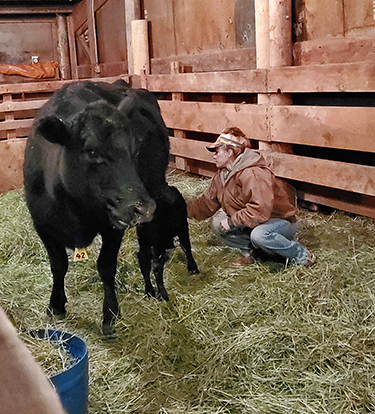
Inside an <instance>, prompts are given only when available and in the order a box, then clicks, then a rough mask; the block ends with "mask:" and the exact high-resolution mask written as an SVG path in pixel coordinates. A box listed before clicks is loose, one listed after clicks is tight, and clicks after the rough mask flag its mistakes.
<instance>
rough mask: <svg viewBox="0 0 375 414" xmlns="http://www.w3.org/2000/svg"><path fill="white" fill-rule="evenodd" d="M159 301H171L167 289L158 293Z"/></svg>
mask: <svg viewBox="0 0 375 414" xmlns="http://www.w3.org/2000/svg"><path fill="white" fill-rule="evenodd" d="M158 299H159V300H165V301H166V302H168V301H169V296H168V293H167V291H166V290H165V289H163V290H161V291H160V292H159V293H158Z"/></svg>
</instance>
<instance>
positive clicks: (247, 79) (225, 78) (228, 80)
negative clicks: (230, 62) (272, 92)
mask: <svg viewBox="0 0 375 414" xmlns="http://www.w3.org/2000/svg"><path fill="white" fill-rule="evenodd" d="M147 78H148V86H149V90H150V91H151V92H201V93H204V92H209V93H215V92H216V93H230V92H233V93H242V92H243V93H257V92H259V91H263V92H266V91H267V88H266V71H265V70H243V71H228V72H211V73H180V74H178V75H150V76H148V77H147Z"/></svg>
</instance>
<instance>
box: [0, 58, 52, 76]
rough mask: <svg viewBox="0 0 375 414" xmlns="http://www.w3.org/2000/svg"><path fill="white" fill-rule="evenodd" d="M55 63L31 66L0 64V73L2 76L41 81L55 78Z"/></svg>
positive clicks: (39, 63) (33, 64)
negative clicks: (16, 76)
mask: <svg viewBox="0 0 375 414" xmlns="http://www.w3.org/2000/svg"><path fill="white" fill-rule="evenodd" d="M57 67H58V64H57V63H56V62H44V63H41V62H38V63H32V64H31V65H7V64H0V73H2V74H3V75H20V76H25V77H27V78H34V79H41V78H54V77H55V76H56V68H57Z"/></svg>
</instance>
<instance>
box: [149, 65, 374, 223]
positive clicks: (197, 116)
mask: <svg viewBox="0 0 375 414" xmlns="http://www.w3.org/2000/svg"><path fill="white" fill-rule="evenodd" d="M374 74H375V63H373V62H368V61H365V62H357V63H346V64H342V63H341V64H328V65H311V64H310V65H308V66H299V67H297V66H294V67H282V68H270V69H269V70H242V71H227V72H210V73H179V74H175V73H174V74H170V75H165V74H164V75H148V76H147V79H146V81H147V87H148V89H149V90H151V91H153V92H155V93H158V94H165V95H164V98H162V99H160V100H159V104H160V107H161V111H162V115H163V118H164V120H165V122H166V125H167V127H169V128H171V129H173V130H178V131H183V132H184V133H185V138H184V137H182V138H181V137H180V136H181V135H180V134H178V135H177V134H175V136H173V137H171V139H170V143H171V144H170V145H171V153H172V154H173V155H174V156H175V159H174V164H173V163H172V164H171V165H172V166H173V165H174V166H176V167H179V166H180V165H184V166H185V168H184V169H186V170H187V171H189V172H192V173H196V174H200V175H206V176H212V174H213V171H214V168H213V165H212V154H211V153H209V152H208V151H207V150H206V148H205V147H206V145H207V144H208V142H212V141H213V140H214V139H215V137H216V135H217V134H219V133H220V132H221V131H222V129H223V128H225V127H228V126H238V127H240V128H241V129H242V130H243V131H244V132H245V133H246V134H247V135H248V136H249V137H251V138H253V139H255V140H257V141H259V142H264V143H268V144H271V145H270V148H274V149H277V147H275V145H277V144H291V145H292V148H293V149H294V153H282V152H277V151H276V152H275V151H272V152H266V153H265V154H266V156H267V157H268V159H269V161H270V163H272V164H273V168H274V171H275V173H276V175H278V176H280V177H282V178H285V179H288V180H290V181H291V182H292V183H293V184H294V185H295V186H296V187H297V189H298V191H299V197H300V198H301V199H304V200H307V201H311V202H314V203H318V204H323V205H327V206H331V207H334V208H339V209H344V210H347V211H351V212H354V213H359V214H364V215H368V216H371V217H375V178H374V177H375V159H374V157H373V153H374V152H375V108H374V107H369V106H350V107H349V106H337V105H336V106H323V105H321V104H320V105H317V106H314V105H267V104H263V105H260V104H256V102H257V101H256V99H255V101H252V99H251V97H254V94H264V93H267V94H270V95H275V96H277V95H280V94H283V93H287V94H291V95H292V96H293V95H294V94H301V93H303V94H305V93H308V94H311V93H313V94H314V93H316V92H317V91H319V92H320V93H321V94H322V95H324V94H327V93H335V96H338V98H340V96H342V98H343V105H345V102H346V101H347V94H348V93H349V94H350V93H356V94H358V91H361V92H362V93H369V94H370V93H373V92H375V81H374V79H375V76H374ZM169 93H172V94H174V93H179V94H180V96H182V97H183V98H182V99H181V97H180V100H175V99H172V98H171V97H170V95H169ZM337 94H338V95H337ZM340 94H341V95H340ZM255 96H256V95H255ZM218 98H219V99H218ZM359 99H361V97H359ZM236 101H237V102H236ZM374 105H375V102H374ZM324 151H328V154H327V155H326V154H325V152H324ZM329 151H331V152H329ZM301 154H302V155H301ZM181 159H183V160H184V162H183V163H181Z"/></svg>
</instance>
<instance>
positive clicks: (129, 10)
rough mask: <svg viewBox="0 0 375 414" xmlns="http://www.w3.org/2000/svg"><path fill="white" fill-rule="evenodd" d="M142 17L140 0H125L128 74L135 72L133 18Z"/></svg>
mask: <svg viewBox="0 0 375 414" xmlns="http://www.w3.org/2000/svg"><path fill="white" fill-rule="evenodd" d="M140 18H141V5H140V0H125V30H126V48H127V56H128V74H129V75H133V74H134V62H133V42H132V27H131V23H132V21H133V20H139V19H140Z"/></svg>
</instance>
